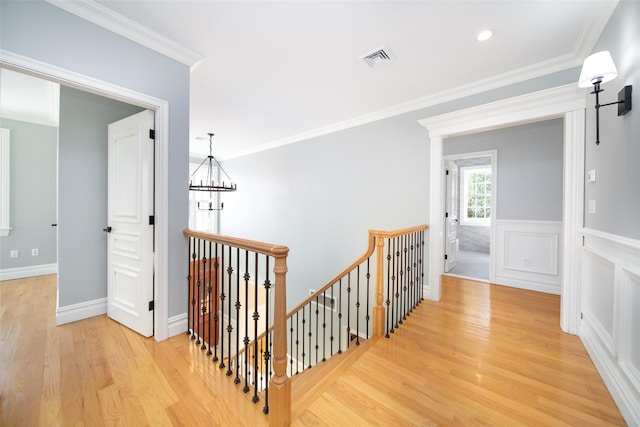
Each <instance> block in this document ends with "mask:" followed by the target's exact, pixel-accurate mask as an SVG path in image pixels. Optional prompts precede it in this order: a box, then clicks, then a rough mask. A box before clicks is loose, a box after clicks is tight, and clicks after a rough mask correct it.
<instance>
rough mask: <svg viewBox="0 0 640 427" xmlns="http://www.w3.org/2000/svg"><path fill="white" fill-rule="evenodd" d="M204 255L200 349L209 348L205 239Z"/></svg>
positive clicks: (204, 241) (205, 242) (200, 302)
mask: <svg viewBox="0 0 640 427" xmlns="http://www.w3.org/2000/svg"><path fill="white" fill-rule="evenodd" d="M202 243H203V250H202V251H203V252H204V254H203V256H202V297H201V298H200V301H199V304H200V313H202V316H201V319H200V329H201V331H202V332H201V333H200V335H201V337H202V345H201V346H200V350H205V349H206V348H207V343H206V335H205V327H206V325H205V322H204V319H205V316H206V314H207V304H206V299H205V294H206V292H207V279H206V276H207V251H206V249H207V241H206V240H203V242H202Z"/></svg>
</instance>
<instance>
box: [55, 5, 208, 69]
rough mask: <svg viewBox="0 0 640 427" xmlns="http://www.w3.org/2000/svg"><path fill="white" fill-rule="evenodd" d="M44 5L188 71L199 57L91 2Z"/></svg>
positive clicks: (198, 60) (194, 65)
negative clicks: (72, 16)
mask: <svg viewBox="0 0 640 427" xmlns="http://www.w3.org/2000/svg"><path fill="white" fill-rule="evenodd" d="M45 1H46V2H47V3H49V4H51V5H53V6H56V7H58V8H60V9H63V10H65V11H67V12H69V13H72V14H74V15H76V16H78V17H80V18H82V19H85V20H87V21H89V22H92V23H94V24H96V25H98V26H100V27H102V28H105V29H107V30H109V31H111V32H114V33H116V34H118V35H120V36H122V37H125V38H127V39H129V40H132V41H134V42H136V43H138V44H141V45H142V46H144V47H147V48H149V49H151V50H154V51H156V52H158V53H160V54H162V55H164V56H167V57H169V58H171V59H174V60H176V61H178V62H180V63H182V64H185V65H187V66H188V67H189V69H190V70H191V71H193V70H194V69H195V67H197V66H198V64H199V63H200V62H201V61H202V59H203V58H202V56H201V55H199V54H197V53H195V52H193V51H192V50H190V49H187V48H185V47H183V46H181V45H179V44H178V43H176V42H174V41H173V40H170V39H169V38H167V37H164V36H162V35H160V34H158V33H156V32H154V31H151V30H150V29H148V28H146V27H143V26H142V25H140V24H138V23H137V22H135V21H132V20H131V19H129V18H126V17H124V16H122V15H120V14H118V13H115V12H114V11H112V10H111V9H108V8H106V7H104V6H102V5H100V4H98V3H96V2H94V1H92V0H77V1H65V0H45Z"/></svg>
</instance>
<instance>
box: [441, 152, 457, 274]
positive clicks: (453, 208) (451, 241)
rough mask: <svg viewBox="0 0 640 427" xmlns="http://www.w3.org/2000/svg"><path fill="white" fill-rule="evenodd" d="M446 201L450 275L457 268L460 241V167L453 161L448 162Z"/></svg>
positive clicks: (446, 259) (446, 265)
mask: <svg viewBox="0 0 640 427" xmlns="http://www.w3.org/2000/svg"><path fill="white" fill-rule="evenodd" d="M445 168H446V179H445V182H446V184H445V185H446V200H445V214H444V217H445V233H446V239H445V248H444V272H445V273H448V272H450V271H451V270H453V268H454V267H455V266H456V254H457V249H458V246H457V240H458V204H457V200H458V165H456V164H455V163H454V162H453V161H452V160H447V161H446V165H445Z"/></svg>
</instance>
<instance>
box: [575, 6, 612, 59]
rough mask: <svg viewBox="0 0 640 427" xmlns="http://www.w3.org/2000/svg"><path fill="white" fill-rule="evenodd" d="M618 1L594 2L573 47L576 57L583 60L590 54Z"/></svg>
mask: <svg viewBox="0 0 640 427" xmlns="http://www.w3.org/2000/svg"><path fill="white" fill-rule="evenodd" d="M618 3H619V0H606V1H598V2H594V5H593V8H592V10H591V15H590V16H589V19H587V20H586V21H585V22H584V25H583V26H582V30H581V31H580V34H579V35H578V38H577V39H576V44H575V46H574V48H573V53H574V55H575V56H576V57H577V58H580V59H582V60H584V58H586V57H587V56H589V55H590V54H591V52H592V51H593V48H594V47H595V45H596V43H597V42H598V39H599V38H600V36H601V35H602V31H604V27H605V26H606V25H607V23H608V22H609V19H610V18H611V15H613V11H614V10H615V9H616V7H617V6H618Z"/></svg>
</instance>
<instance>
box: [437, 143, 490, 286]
mask: <svg viewBox="0 0 640 427" xmlns="http://www.w3.org/2000/svg"><path fill="white" fill-rule="evenodd" d="M484 156H489V157H491V212H492V215H491V218H490V220H489V221H490V225H489V228H490V231H489V282H490V283H496V269H495V260H496V252H495V244H496V212H498V209H497V205H498V174H499V173H500V172H496V171H497V170H498V150H484V151H471V152H467V153H460V154H448V155H446V156H443V161H444V159H447V160H459V159H468V158H470V157H484ZM458 176H460V172H458ZM459 179H462V178H459ZM461 197H462V195H461V194H460V192H458V199H460V198H461ZM461 209H462V208H458V218H459V217H460V211H461ZM458 233H460V231H459V227H458ZM443 271H444V270H443Z"/></svg>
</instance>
